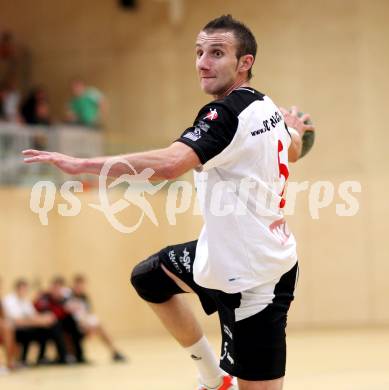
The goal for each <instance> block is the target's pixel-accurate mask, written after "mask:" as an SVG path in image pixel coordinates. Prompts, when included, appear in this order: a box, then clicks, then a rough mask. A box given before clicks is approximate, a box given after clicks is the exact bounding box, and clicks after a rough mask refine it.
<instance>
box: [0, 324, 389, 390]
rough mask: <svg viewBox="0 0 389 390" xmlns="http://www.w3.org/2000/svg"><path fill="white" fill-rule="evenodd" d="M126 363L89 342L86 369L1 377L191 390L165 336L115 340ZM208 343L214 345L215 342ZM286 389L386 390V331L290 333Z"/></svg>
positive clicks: (30, 386) (14, 388) (108, 389)
mask: <svg viewBox="0 0 389 390" xmlns="http://www.w3.org/2000/svg"><path fill="white" fill-rule="evenodd" d="M117 341H118V343H117V344H118V345H119V346H120V347H121V349H122V350H123V351H124V352H125V353H126V354H128V355H129V356H130V358H131V362H130V363H128V364H127V363H126V364H123V363H111V362H110V359H109V354H108V353H107V351H106V350H105V349H104V348H103V346H102V345H101V344H100V343H99V342H98V340H91V341H88V342H87V344H86V349H87V356H88V357H89V359H90V360H92V361H93V364H91V365H88V366H82V367H77V366H72V367H48V368H47V367H46V368H33V369H26V370H22V371H19V372H17V373H14V374H11V375H7V376H2V377H0V389H2V390H3V389H4V390H65V389H66V390H69V389H71V390H125V389H128V390H194V389H195V388H196V378H195V376H196V374H195V370H194V368H193V365H192V362H191V361H190V359H188V358H187V357H186V354H185V353H184V352H183V351H182V350H180V348H178V346H177V345H176V344H175V342H174V341H172V340H170V339H169V338H168V337H161V338H149V339H122V340H117ZM211 341H212V342H213V344H214V345H215V347H217V345H218V338H217V337H212V338H211ZM288 344H289V349H288V368H287V378H286V381H285V386H284V390H388V389H389V328H386V329H385V328H377V329H374V328H370V329H351V330H346V329H343V330H322V331H289V336H288Z"/></svg>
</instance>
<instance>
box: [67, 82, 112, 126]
mask: <svg viewBox="0 0 389 390" xmlns="http://www.w3.org/2000/svg"><path fill="white" fill-rule="evenodd" d="M71 91H72V95H73V97H72V98H71V99H70V101H69V107H68V111H67V120H68V121H69V122H71V123H74V124H78V125H83V126H89V127H95V128H97V127H100V125H101V120H102V119H103V116H104V115H105V113H106V101H105V98H104V96H103V94H102V93H101V92H100V91H99V90H98V89H97V88H93V87H87V86H86V85H85V83H84V81H82V80H80V79H75V80H73V81H72V82H71Z"/></svg>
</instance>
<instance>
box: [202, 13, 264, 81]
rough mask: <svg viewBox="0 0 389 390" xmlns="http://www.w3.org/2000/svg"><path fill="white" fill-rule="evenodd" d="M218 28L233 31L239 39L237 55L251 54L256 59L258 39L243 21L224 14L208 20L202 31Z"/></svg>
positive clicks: (249, 76)
mask: <svg viewBox="0 0 389 390" xmlns="http://www.w3.org/2000/svg"><path fill="white" fill-rule="evenodd" d="M216 30H224V31H231V32H232V33H233V34H234V36H235V38H236V40H237V41H238V48H237V51H236V57H237V58H238V59H239V58H240V57H242V56H244V55H246V54H251V55H252V56H253V57H254V59H255V56H256V55H257V41H256V40H255V37H254V34H253V33H252V32H251V30H250V29H249V28H248V27H247V26H246V25H244V24H243V23H242V22H239V21H238V20H236V19H234V18H233V17H232V16H231V15H229V14H228V15H222V16H219V17H218V18H216V19H213V20H211V21H210V22H208V23H207V24H206V25H205V26H204V28H203V30H202V31H205V32H207V33H212V32H214V31H216ZM252 77H253V75H252V72H251V68H250V69H249V71H248V78H249V80H250V79H251V78H252Z"/></svg>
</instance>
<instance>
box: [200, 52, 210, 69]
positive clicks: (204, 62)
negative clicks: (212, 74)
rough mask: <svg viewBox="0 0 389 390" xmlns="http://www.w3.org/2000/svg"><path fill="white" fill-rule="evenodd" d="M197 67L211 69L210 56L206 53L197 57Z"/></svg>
mask: <svg viewBox="0 0 389 390" xmlns="http://www.w3.org/2000/svg"><path fill="white" fill-rule="evenodd" d="M197 69H199V70H209V69H210V61H209V58H208V56H206V55H205V54H204V55H202V56H201V57H200V58H198V59H197Z"/></svg>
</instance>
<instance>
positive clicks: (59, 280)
mask: <svg viewBox="0 0 389 390" xmlns="http://www.w3.org/2000/svg"><path fill="white" fill-rule="evenodd" d="M65 284H66V281H65V278H64V277H63V276H60V275H56V276H54V277H53V278H52V279H51V285H52V286H65Z"/></svg>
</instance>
